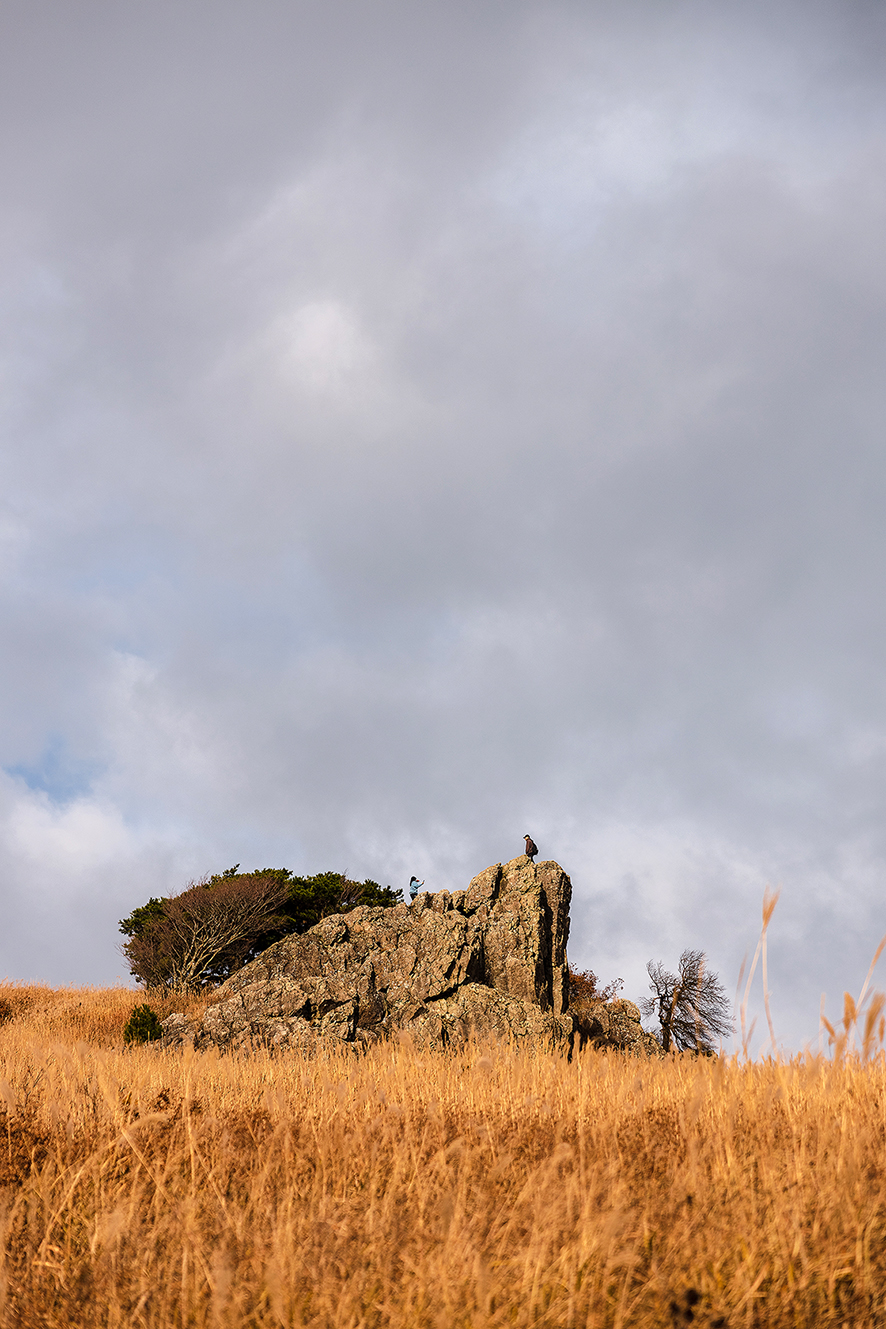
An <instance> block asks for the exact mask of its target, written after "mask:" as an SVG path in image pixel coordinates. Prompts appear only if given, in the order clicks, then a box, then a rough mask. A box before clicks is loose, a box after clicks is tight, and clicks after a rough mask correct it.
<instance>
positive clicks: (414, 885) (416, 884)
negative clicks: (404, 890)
mask: <svg viewBox="0 0 886 1329" xmlns="http://www.w3.org/2000/svg"><path fill="white" fill-rule="evenodd" d="M422 886H424V882H423V881H419V879H418V877H410V878H409V900H410V903H411V902H412V901H413V900H414V899H415V897H416V896H417V895H418V893H419V891H420V890H421V888H422Z"/></svg>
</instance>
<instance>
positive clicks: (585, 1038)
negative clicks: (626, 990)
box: [576, 997, 664, 1057]
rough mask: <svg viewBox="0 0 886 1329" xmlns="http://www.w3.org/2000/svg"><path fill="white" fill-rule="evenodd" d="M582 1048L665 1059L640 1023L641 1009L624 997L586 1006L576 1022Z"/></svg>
mask: <svg viewBox="0 0 886 1329" xmlns="http://www.w3.org/2000/svg"><path fill="white" fill-rule="evenodd" d="M576 1026H577V1028H576V1033H577V1035H578V1041H579V1044H580V1046H582V1047H584V1046H586V1045H588V1044H590V1046H591V1047H595V1048H612V1049H614V1050H615V1051H617V1052H629V1053H632V1054H633V1055H634V1056H638V1057H662V1056H664V1053H663V1052H662V1049H661V1044H660V1043H659V1041H658V1039H657V1038H655V1036H654V1035H653V1034H649V1033H647V1032H646V1030H645V1029H644V1028H643V1027H642V1025H641V1024H640V1008H639V1007H638V1006H635V1005H634V1003H633V1002H632V1001H627V1000H626V998H624V997H618V998H616V1000H615V1001H595V1002H591V1003H590V1004H588V1005H587V1006H584V1007H583V1008H582V1010H581V1013H580V1015H579V1016H578V1018H577V1019H576Z"/></svg>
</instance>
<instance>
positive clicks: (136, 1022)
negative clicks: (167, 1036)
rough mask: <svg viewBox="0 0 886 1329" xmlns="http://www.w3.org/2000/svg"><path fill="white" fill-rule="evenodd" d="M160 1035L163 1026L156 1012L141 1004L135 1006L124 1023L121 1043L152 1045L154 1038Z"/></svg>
mask: <svg viewBox="0 0 886 1329" xmlns="http://www.w3.org/2000/svg"><path fill="white" fill-rule="evenodd" d="M162 1033H163V1026H162V1024H161V1023H160V1020H159V1018H158V1016H157V1012H156V1011H153V1010H152V1009H151V1007H150V1006H146V1005H145V1004H144V1003H143V1004H142V1005H141V1006H136V1008H135V1010H134V1011H133V1012H132V1014H131V1015H130V1017H129V1019H128V1020H127V1021H126V1027H125V1028H124V1030H123V1042H124V1043H152V1042H153V1041H154V1039H155V1038H160V1036H161V1035H162Z"/></svg>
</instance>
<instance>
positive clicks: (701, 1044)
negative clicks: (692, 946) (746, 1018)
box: [640, 951, 732, 1053]
mask: <svg viewBox="0 0 886 1329" xmlns="http://www.w3.org/2000/svg"><path fill="white" fill-rule="evenodd" d="M646 969H647V971H648V973H649V986H650V988H651V989H652V996H651V997H647V998H646V1000H645V1001H644V1002H642V1003H641V1007H640V1009H641V1011H642V1013H643V1015H645V1016H650V1015H657V1016H658V1022H659V1025H660V1026H661V1031H660V1033H659V1034H657V1035H656V1036H657V1037H658V1038H659V1040H660V1042H661V1045H662V1047H663V1048H664V1050H665V1052H669V1051H670V1050H671V1049H672V1048H673V1049H676V1050H678V1051H687V1050H691V1051H694V1052H704V1053H712V1052H713V1051H714V1050H715V1044H714V1040H715V1039H717V1038H725V1037H726V1036H727V1035H728V1034H730V1033H731V1032H732V1021H731V1019H730V1011H729V1000H728V998H727V996H726V993H725V991H724V988H723V984H722V983H721V982H720V980H719V978H718V977H717V975H716V974H715V973H714V972H713V970H711V969H708V967H707V957H706V956H705V953H704V951H684V952H683V954H682V955H681V956H680V964H679V972H678V973H676V974H670V973H668V971H667V970H666V969H665V968H664V966H663V965H662V964H661V963H660V962H659V961H656V962H653V961H652V960H650V961H649V963H648V965H647V966H646Z"/></svg>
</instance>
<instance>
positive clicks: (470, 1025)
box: [164, 855, 574, 1048]
mask: <svg viewBox="0 0 886 1329" xmlns="http://www.w3.org/2000/svg"><path fill="white" fill-rule="evenodd" d="M571 896H572V886H571V883H570V881H569V878H568V877H567V875H566V873H565V872H564V871H563V869H562V868H561V867H560V866H559V865H558V864H557V863H554V862H545V863H537V864H536V863H532V862H530V861H529V859H528V858H527V857H526V856H525V855H521V856H520V857H519V858H515V859H513V860H512V861H511V862H510V863H505V864H501V863H497V864H496V865H495V866H494V867H490V868H487V869H486V870H485V872H481V873H480V874H479V876H477V877H475V878H474V880H473V881H472V882H471V884H470V886H469V887H468V889H467V890H466V891H458V892H456V893H455V894H452V895H451V894H450V893H449V892H448V891H441V892H438V893H437V894H434V895H432V894H422V895H419V896H417V897H416V899H415V901H414V903H412V904H408V905H407V904H403V905H397V906H395V907H394V908H387V909H381V908H369V907H361V908H358V909H353V910H351V912H350V913H348V914H337V915H335V916H333V917H331V918H325V919H323V920H322V922H320V923H318V924H317V926H316V927H313V928H311V929H310V931H308V932H306V933H304V934H303V935H302V936H299V937H286V938H284V940H283V941H280V942H277V944H276V945H274V946H271V947H270V948H269V949H268V950H267V951H265V952H264V953H263V954H262V955H260V956H259V957H258V958H257V959H256V960H253V961H252V963H251V964H248V965H246V966H245V967H244V968H243V969H241V970H240V971H239V972H238V973H236V974H234V975H233V976H232V977H231V978H229V979H228V981H227V982H226V983H224V984H223V985H222V987H220V988H219V990H218V992H217V994H216V999H215V1001H214V1002H213V1004H212V1005H211V1006H209V1007H208V1009H207V1010H206V1012H205V1014H204V1016H203V1018H202V1020H201V1021H200V1022H199V1023H198V1024H196V1025H195V1026H190V1025H189V1024H188V1022H187V1021H186V1020H185V1018H184V1017H183V1016H172V1017H170V1019H169V1020H167V1021H166V1022H165V1025H164V1030H165V1035H164V1042H165V1043H166V1044H167V1045H170V1044H174V1043H179V1042H184V1041H188V1042H190V1041H193V1042H194V1043H195V1045H196V1046H197V1047H209V1046H213V1045H214V1046H217V1047H237V1046H243V1045H249V1044H252V1043H262V1044H265V1045H271V1046H275V1047H279V1048H286V1047H303V1048H310V1047H312V1046H314V1045H316V1044H317V1042H318V1040H327V1039H333V1040H336V1041H341V1042H345V1043H362V1044H367V1043H373V1042H377V1041H378V1040H379V1039H382V1038H386V1037H390V1036H391V1035H392V1034H394V1033H396V1032H398V1031H400V1030H407V1031H408V1032H409V1033H410V1034H411V1036H412V1037H413V1039H414V1040H415V1042H416V1043H417V1044H418V1045H419V1046H431V1045H438V1046H439V1045H446V1044H450V1045H452V1044H456V1045H457V1044H459V1043H462V1042H463V1041H464V1040H465V1039H466V1038H467V1037H468V1036H469V1034H470V1033H471V1032H472V1031H473V1032H474V1033H476V1034H478V1035H480V1036H489V1035H500V1036H513V1037H517V1038H524V1037H539V1036H542V1037H547V1038H549V1039H552V1040H553V1041H555V1042H561V1041H566V1040H568V1039H569V1038H570V1037H571V1036H572V1034H573V1031H574V1022H573V1020H572V1017H571V1016H570V1015H569V1014H568V1013H567V1009H566V1008H567V1005H568V977H567V968H566V942H567V938H568V936H569V903H570V899H571Z"/></svg>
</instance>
